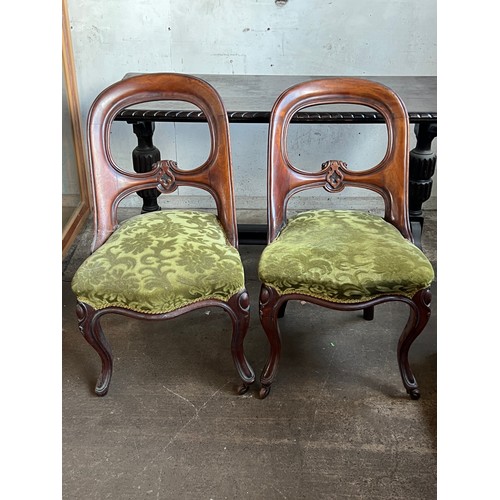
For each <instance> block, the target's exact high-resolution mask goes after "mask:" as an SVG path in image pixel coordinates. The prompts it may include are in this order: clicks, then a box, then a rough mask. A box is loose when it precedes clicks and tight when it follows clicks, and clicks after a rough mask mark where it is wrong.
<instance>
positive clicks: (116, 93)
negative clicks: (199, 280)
mask: <svg viewBox="0 0 500 500" xmlns="http://www.w3.org/2000/svg"><path fill="white" fill-rule="evenodd" d="M159 100H180V101H187V102H190V103H192V104H194V105H195V106H198V107H199V108H200V109H201V110H202V111H203V113H204V115H205V117H206V119H207V122H208V127H209V130H210V137H211V147H210V153H209V156H208V159H207V160H206V161H205V162H204V163H203V164H202V165H200V166H199V167H197V168H195V169H193V170H189V171H184V170H180V169H178V168H177V165H176V163H175V162H174V161H171V160H161V161H159V162H157V163H156V164H155V165H154V166H153V169H152V171H151V172H148V173H134V172H129V171H125V170H123V169H121V168H120V167H119V166H118V165H116V164H115V162H114V160H113V158H112V155H111V151H110V131H111V125H112V123H113V119H114V117H115V116H116V115H117V114H118V112H119V111H120V110H122V109H123V108H125V107H129V106H132V105H134V104H139V103H143V102H148V101H159ZM87 137H88V153H89V158H90V174H91V186H92V193H93V200H94V207H95V211H94V222H95V227H94V240H93V242H92V248H91V251H92V252H94V251H95V250H96V249H97V248H99V247H100V246H101V245H102V244H103V243H104V242H105V241H106V240H107V239H108V238H109V236H110V235H111V234H112V233H113V232H114V231H115V229H116V228H117V227H118V221H117V208H118V205H119V203H120V201H121V200H122V199H123V198H124V197H125V196H127V195H129V194H130V193H133V192H137V191H139V190H142V189H146V188H157V189H158V190H159V191H160V192H162V193H172V192H173V191H175V190H176V189H177V187H178V186H192V187H197V188H201V189H204V190H205V191H208V192H209V193H210V194H211V195H212V196H213V198H214V200H215V203H216V208H217V216H218V219H219V221H220V222H221V225H222V227H223V229H224V231H225V233H226V236H227V239H228V241H229V242H230V243H231V244H232V245H233V246H234V247H236V248H237V246H238V233H237V226H236V211H235V205H234V192H233V179H232V165H231V152H230V138H229V123H228V119H227V113H226V111H225V109H224V105H223V103H222V101H221V98H220V96H219V95H218V93H217V92H216V91H215V89H214V88H213V87H211V86H210V85H209V84H208V83H206V82H205V81H203V80H201V79H199V78H196V77H192V76H188V75H181V74H174V73H154V74H146V75H139V76H134V77H131V78H128V79H125V80H121V81H119V82H117V83H115V84H113V85H111V86H110V87H108V88H107V89H105V90H104V91H103V92H102V93H101V94H100V95H99V96H98V97H97V98H96V100H95V101H94V103H93V104H92V107H91V108H90V111H89V116H88V121H87ZM203 307H220V308H222V309H223V310H225V311H226V312H227V313H228V314H229V316H230V318H231V320H232V324H233V333H232V342H231V352H232V357H233V361H234V364H235V367H236V370H237V372H238V374H239V376H240V378H241V379H242V381H243V383H242V385H240V387H239V388H238V392H239V393H240V394H242V393H244V392H246V391H247V390H248V387H249V385H250V384H251V383H253V381H254V380H255V375H254V372H253V370H252V368H251V366H250V365H249V363H248V361H247V359H246V357H245V354H244V351H243V341H244V338H245V335H246V332H247V329H248V324H249V317H250V316H249V315H250V302H249V297H248V293H247V291H246V289H244V290H243V291H241V292H240V293H238V294H236V295H234V296H233V297H231V298H230V299H229V300H228V301H227V302H224V301H222V300H204V301H199V302H196V303H193V304H190V305H188V306H185V307H182V308H180V309H177V310H175V311H172V312H169V313H165V314H145V313H139V312H134V311H130V310H127V309H124V308H120V307H108V308H104V309H99V310H95V309H94V308H93V307H91V306H90V305H89V304H85V303H83V302H78V304H77V316H78V320H79V328H80V331H81V333H82V334H83V336H84V338H85V339H86V340H87V342H88V343H89V344H90V345H91V346H92V347H93V348H94V349H95V351H96V352H97V353H98V355H99V357H100V358H101V362H102V370H101V373H100V376H99V379H98V381H97V384H96V388H95V392H96V394H97V395H99V396H104V395H105V394H106V393H107V392H108V388H109V383H110V380H111V374H112V367H113V357H112V353H111V349H110V347H109V344H108V342H107V340H106V338H105V336H104V333H103V331H102V328H101V325H100V320H101V318H102V316H103V315H105V314H110V313H116V314H121V315H125V316H129V317H133V318H138V319H149V320H165V319H171V318H175V317H177V316H180V315H181V314H185V313H188V312H190V311H193V310H195V309H199V308H203Z"/></svg>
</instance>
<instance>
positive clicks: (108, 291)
mask: <svg viewBox="0 0 500 500" xmlns="http://www.w3.org/2000/svg"><path fill="white" fill-rule="evenodd" d="M244 287H245V284H244V273H243V266H242V263H241V258H240V256H239V253H238V251H237V250H236V249H235V248H234V247H233V246H231V245H230V244H229V242H228V241H227V239H226V236H225V233H224V231H223V229H222V226H221V225H220V223H219V221H218V219H217V218H216V217H215V216H214V215H212V214H209V213H205V212H199V211H185V210H183V211H181V210H175V211H174V210H172V211H161V212H154V213H150V214H143V215H138V216H136V217H133V218H131V219H128V220H127V221H125V222H124V223H122V224H121V225H120V226H119V227H118V229H117V230H116V231H115V232H114V233H113V234H112V235H111V236H110V238H109V239H108V240H107V241H106V242H105V243H104V244H103V245H102V246H101V247H99V248H98V249H97V250H96V251H95V252H94V253H93V254H92V255H90V256H89V257H88V258H87V259H86V260H85V262H84V263H83V264H82V265H81V267H80V268H79V269H78V271H77V272H76V273H75V276H74V278H73V281H72V289H73V291H74V293H75V294H76V296H77V298H78V300H79V301H81V302H84V303H86V304H89V305H90V306H92V307H93V308H94V309H103V308H106V307H111V306H116V307H123V308H126V309H130V310H133V311H137V312H141V313H150V314H161V313H167V312H170V311H173V310H174V309H178V308H180V307H183V306H187V305H189V304H192V303H194V302H198V301H201V300H205V299H219V300H223V301H227V300H228V299H229V298H231V296H233V295H234V294H235V293H238V292H240V291H241V290H243V289H244Z"/></svg>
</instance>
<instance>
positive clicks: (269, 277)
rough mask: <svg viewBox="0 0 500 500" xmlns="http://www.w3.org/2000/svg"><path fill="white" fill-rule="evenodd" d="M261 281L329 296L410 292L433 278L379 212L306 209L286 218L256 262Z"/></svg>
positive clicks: (282, 289)
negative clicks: (258, 261) (286, 220)
mask: <svg viewBox="0 0 500 500" xmlns="http://www.w3.org/2000/svg"><path fill="white" fill-rule="evenodd" d="M259 277H260V279H261V281H262V282H263V283H264V284H266V285H270V286H272V287H273V288H275V289H276V290H277V291H278V293H280V294H290V293H300V294H304V295H308V296H312V297H317V298H320V299H325V300H328V301H331V302H344V303H349V302H363V301H366V300H369V299H372V298H375V297H378V296H383V295H392V294H398V295H403V296H407V297H412V296H413V295H414V294H415V293H416V292H417V291H419V290H422V289H424V288H427V287H428V286H429V285H430V283H431V282H432V280H433V279H434V271H433V268H432V265H431V264H430V262H429V261H428V259H427V258H426V257H425V255H424V254H423V253H422V252H421V251H420V249H418V248H417V247H416V246H415V245H413V244H412V243H411V242H409V241H408V240H406V239H405V238H404V237H403V236H402V235H401V234H400V233H399V231H398V230H397V229H396V228H395V227H394V226H392V225H391V224H389V223H387V222H385V221H384V220H383V219H382V218H381V217H378V216H375V215H371V214H368V213H363V212H355V211H349V210H311V211H307V212H303V213H301V214H299V215H297V216H295V217H293V218H291V219H289V221H288V223H287V225H286V226H285V228H284V229H283V230H282V231H281V233H280V234H279V235H278V237H277V238H276V239H275V240H274V241H273V242H272V243H271V244H269V245H268V246H267V247H266V248H265V250H264V252H263V254H262V257H261V260H260V264H259Z"/></svg>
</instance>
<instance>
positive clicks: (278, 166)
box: [259, 78, 434, 399]
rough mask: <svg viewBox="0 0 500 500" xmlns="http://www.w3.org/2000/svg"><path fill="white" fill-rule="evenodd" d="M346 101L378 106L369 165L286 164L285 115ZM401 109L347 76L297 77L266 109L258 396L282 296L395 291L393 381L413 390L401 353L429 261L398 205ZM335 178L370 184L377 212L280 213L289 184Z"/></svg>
mask: <svg viewBox="0 0 500 500" xmlns="http://www.w3.org/2000/svg"><path fill="white" fill-rule="evenodd" d="M335 103H348V104H353V105H363V106H368V107H370V108H373V109H375V110H376V111H378V112H379V113H380V114H381V115H382V116H383V118H384V120H385V123H386V127H387V138H388V144H387V150H386V153H385V156H384V158H383V159H382V160H381V161H380V162H379V163H378V164H377V165H374V166H373V167H371V168H369V169H367V170H363V171H358V170H351V169H349V167H348V166H347V165H346V163H344V162H343V161H341V160H339V159H336V160H327V161H325V162H324V163H323V164H322V166H321V168H320V169H318V171H317V172H312V173H311V172H306V171H304V170H302V169H301V168H300V167H297V166H295V165H292V163H291V162H290V160H289V158H288V155H287V150H286V137H287V131H288V126H289V124H290V121H291V119H292V116H293V115H294V114H295V113H296V112H297V111H299V110H301V109H303V108H305V107H309V106H314V105H323V104H335ZM408 129H409V122H408V114H407V111H406V109H405V106H404V104H403V102H402V101H401V99H400V98H399V97H398V96H397V95H396V94H395V93H394V92H393V91H392V90H391V89H389V88H387V87H385V86H383V85H381V84H378V83H375V82H371V81H367V80H363V79H356V78H328V79H319V80H313V81H308V82H304V83H300V84H298V85H295V86H293V87H291V88H289V89H287V90H286V91H284V92H283V93H282V94H281V96H280V97H279V98H278V99H277V101H276V103H275V104H274V107H273V109H272V113H271V119H270V128H269V142H268V245H267V246H266V248H265V249H264V251H263V253H262V256H261V259H260V262H259V278H260V280H261V282H262V286H261V292H260V301H259V314H260V319H261V323H262V326H263V328H264V330H265V332H266V335H267V338H268V340H269V343H270V354H269V358H268V361H267V363H266V365H265V367H264V369H263V371H262V374H261V379H260V381H261V392H260V395H261V397H262V398H264V397H266V396H267V395H268V393H269V390H270V387H271V384H272V383H273V381H274V380H275V378H276V374H277V370H278V363H279V358H280V353H281V334H280V329H279V323H278V318H279V317H281V316H283V314H284V311H285V306H286V303H287V302H288V301H290V300H301V301H307V302H311V303H313V304H317V305H319V306H323V307H328V308H331V309H337V310H344V311H351V310H363V316H364V318H365V319H366V320H371V319H373V308H374V307H375V306H376V305H377V304H380V303H383V302H388V301H401V302H403V303H406V304H407V305H408V306H409V309H410V315H409V319H408V322H407V324H406V327H405V328H404V330H403V332H402V334H401V336H400V340H399V344H398V347H397V360H398V364H399V368H400V372H401V377H402V381H403V385H404V387H405V389H406V391H407V393H408V394H409V395H410V397H411V398H412V399H418V398H419V396H420V392H419V388H418V384H417V381H416V379H415V377H414V375H413V372H412V370H411V368H410V365H409V362H408V352H409V349H410V346H411V345H412V343H413V341H414V340H415V339H416V338H417V336H418V335H419V334H420V333H421V332H422V330H423V329H424V327H425V325H426V324H427V321H428V319H429V316H430V302H431V292H430V291H429V287H430V284H431V283H432V281H433V279H434V271H433V268H432V265H431V263H430V262H429V260H428V259H427V258H426V257H425V255H424V254H423V253H422V251H421V250H420V249H419V248H417V247H416V246H415V245H414V244H413V239H412V234H411V229H410V224H409V214H408V194H407V193H408V177H409V171H408V169H409V167H408V158H409V146H408V140H409V139H408V136H409V134H408ZM345 187H359V188H364V189H369V190H372V191H375V192H377V193H378V194H379V195H381V197H382V198H383V201H384V205H385V213H384V216H383V217H379V216H375V215H372V214H369V213H363V212H359V211H353V210H309V211H305V212H302V213H299V214H298V215H296V216H294V217H291V218H289V219H288V218H287V204H288V201H289V199H290V198H291V197H292V196H293V195H294V194H296V193H298V192H299V191H302V190H304V189H310V188H324V189H326V190H327V191H329V192H330V193H333V194H335V193H338V192H340V191H342V190H343V189H344V188H345Z"/></svg>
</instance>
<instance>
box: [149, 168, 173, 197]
mask: <svg viewBox="0 0 500 500" xmlns="http://www.w3.org/2000/svg"><path fill="white" fill-rule="evenodd" d="M154 167H156V168H158V174H157V176H156V180H157V181H158V186H157V189H158V191H161V192H162V193H171V192H172V191H175V190H176V189H177V184H176V183H175V175H174V173H173V172H172V170H174V171H175V169H176V168H177V163H176V162H175V161H173V160H160V161H157V162H156V163H155V164H154V165H153V168H154Z"/></svg>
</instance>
